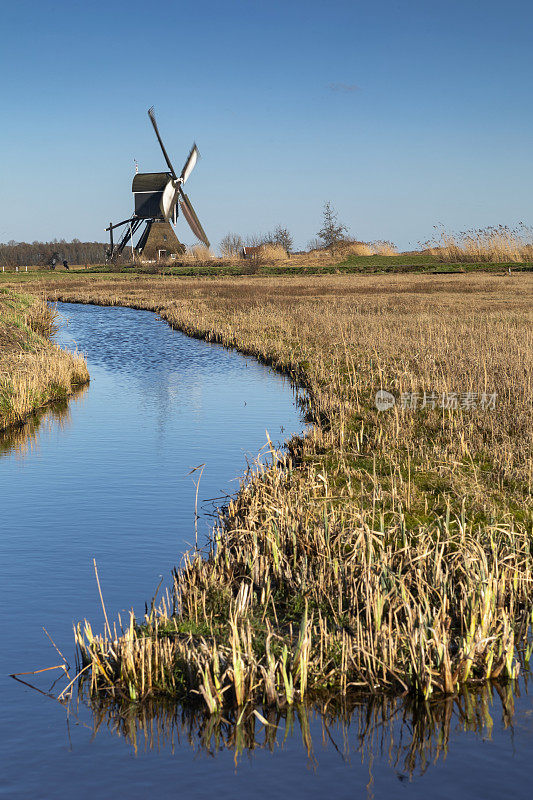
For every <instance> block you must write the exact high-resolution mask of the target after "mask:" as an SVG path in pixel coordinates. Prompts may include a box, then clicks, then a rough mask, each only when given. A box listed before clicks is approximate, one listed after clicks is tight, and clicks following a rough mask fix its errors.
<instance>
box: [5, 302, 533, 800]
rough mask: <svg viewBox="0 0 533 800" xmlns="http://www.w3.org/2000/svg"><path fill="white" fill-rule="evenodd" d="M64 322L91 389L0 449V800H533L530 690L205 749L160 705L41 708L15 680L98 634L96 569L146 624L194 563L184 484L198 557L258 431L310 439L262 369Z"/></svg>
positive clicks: (77, 313) (292, 727)
mask: <svg viewBox="0 0 533 800" xmlns="http://www.w3.org/2000/svg"><path fill="white" fill-rule="evenodd" d="M59 310H60V312H61V315H62V319H63V327H62V330H61V331H60V333H59V334H58V337H57V339H58V341H59V343H60V344H62V345H63V346H66V347H72V348H73V347H75V346H77V347H78V348H79V349H80V350H81V351H83V352H84V353H85V354H86V355H87V360H88V365H89V371H90V374H91V383H90V386H89V387H88V388H86V389H85V390H82V391H81V392H80V393H79V394H78V395H77V396H76V397H74V398H72V399H71V400H70V401H69V402H68V403H67V404H64V405H63V406H61V407H55V408H53V409H51V410H50V411H48V412H46V413H45V414H44V415H42V417H41V418H40V419H39V420H35V421H33V422H32V423H30V424H29V425H28V426H27V427H26V428H25V429H24V430H23V431H22V432H18V433H16V434H14V435H11V436H9V437H4V439H3V440H1V441H0V581H1V586H2V598H3V600H2V604H1V611H0V613H1V631H2V646H1V655H0V658H1V669H0V685H1V690H2V694H1V697H2V703H1V709H0V713H1V717H2V739H1V740H2V750H3V757H2V760H3V767H2V775H1V778H0V781H1V782H0V796H1V797H6V798H46V799H47V800H49V799H50V800H51V799H52V798H71V797H77V798H86V797H87V798H88V797H91V798H92V797H99V798H102V799H105V798H115V797H119V796H124V797H127V798H128V799H129V800H136V798H148V797H154V798H157V800H164V798H174V797H187V798H189V797H192V798H200V797H211V796H212V795H213V794H216V796H217V797H218V798H235V797H243V798H245V797H246V798H247V797H250V796H255V795H257V794H258V793H261V794H267V795H270V796H279V795H281V794H282V793H283V795H285V796H288V797H293V798H300V797H301V798H304V797H306V798H308V797H317V798H318V797H342V798H344V797H376V798H385V797H386V798H390V797H396V796H403V795H404V794H406V795H409V796H411V797H417V798H426V797H428V796H431V797H434V798H437V797H442V798H445V797H446V798H449V797H451V796H452V795H453V796H454V797H455V798H457V800H459V798H473V797H476V798H477V797H479V798H490V797H494V798H496V797H498V798H501V797H526V796H528V787H529V771H530V766H529V764H530V756H529V753H530V750H531V746H532V744H533V705H532V703H531V700H530V698H529V697H528V695H527V691H526V690H527V686H526V684H525V683H524V682H522V683H521V685H520V688H519V690H518V691H515V692H514V693H513V692H511V690H510V687H507V688H505V687H504V688H503V689H499V690H496V689H493V690H488V691H484V692H480V693H479V694H476V695H471V694H470V695H465V696H462V697H460V698H457V699H456V700H451V701H449V703H448V704H447V705H446V706H438V707H437V706H435V707H431V708H430V707H428V711H429V713H428V714H426V715H421V714H420V713H419V712H416V713H414V714H413V713H412V711H411V710H410V709H409V708H406V706H405V705H404V704H403V703H402V702H401V701H377V702H375V703H368V702H367V701H366V700H361V701H360V702H355V703H352V704H351V706H350V708H349V709H345V710H344V715H343V716H341V717H339V716H337V717H336V716H335V715H334V714H333V713H329V712H328V713H327V714H326V715H325V716H319V715H316V714H313V713H309V714H308V713H307V712H306V711H305V710H304V709H299V710H298V711H295V712H294V714H293V715H292V716H291V715H289V716H288V717H287V716H284V715H278V716H277V717H276V718H275V719H270V718H269V721H270V722H271V724H270V725H269V726H268V727H267V728H265V727H264V726H263V725H262V724H261V723H260V722H259V721H257V724H256V726H255V729H254V730H246V731H244V732H241V733H240V734H239V735H240V736H241V741H237V740H236V739H235V732H234V731H233V730H232V728H231V726H230V725H227V726H226V727H225V726H224V724H222V727H221V728H220V729H219V731H218V733H217V735H216V736H212V735H211V733H210V731H209V730H208V729H207V728H206V724H205V721H204V720H201V719H196V720H195V719H194V718H190V717H188V716H187V715H183V714H182V712H181V710H180V709H176V708H175V707H174V706H172V705H168V704H166V705H165V704H159V705H157V704H155V705H154V704H147V705H146V706H145V707H143V708H142V709H140V710H138V713H134V711H133V710H132V714H131V717H128V718H124V717H121V718H117V717H116V716H113V715H106V714H105V713H103V712H102V713H101V714H100V715H98V714H95V713H94V710H91V709H90V708H89V707H88V706H87V704H85V703H83V702H81V703H80V704H79V705H78V706H75V707H72V706H71V707H70V709H69V710H68V712H67V710H65V708H64V707H63V706H62V705H61V704H59V703H58V702H57V701H56V700H54V699H53V698H52V697H50V696H47V694H46V692H48V690H49V688H50V684H51V683H52V681H53V679H54V677H56V676H57V675H59V672H58V673H57V674H56V675H54V674H53V673H44V674H42V673H41V674H40V675H35V676H33V675H31V676H28V677H27V680H28V682H30V683H32V684H34V685H35V686H37V687H38V689H40V690H41V691H42V692H45V694H42V693H39V692H38V691H36V690H35V689H33V688H30V687H29V686H26V685H24V684H21V683H19V682H16V681H15V680H13V679H12V678H10V677H9V673H14V672H26V671H30V670H38V669H42V668H45V667H49V666H53V665H55V664H60V663H61V657H60V656H59V655H58V653H57V652H56V650H55V649H54V647H53V646H52V644H51V643H50V641H49V640H48V638H47V637H46V635H45V633H44V632H43V627H44V628H46V630H47V631H48V633H49V634H50V636H51V637H52V638H53V639H54V642H55V644H56V645H57V647H58V648H59V650H60V651H61V652H62V653H63V654H64V655H65V656H66V658H67V659H68V660H69V661H70V662H71V664H73V663H74V662H73V637H72V624H73V622H75V621H77V620H79V619H83V618H84V617H87V618H88V619H89V620H90V621H91V623H92V625H93V628H94V629H96V630H101V629H102V627H103V616H102V610H101V605H100V600H99V596H98V590H97V586H96V583H95V578H94V571H93V558H94V559H95V560H96V562H97V564H98V571H99V577H100V581H101V585H102V591H103V595H104V598H105V603H106V606H107V612H108V615H109V617H110V618H115V617H116V615H117V613H123V614H125V613H127V611H128V609H129V608H130V607H131V606H133V608H134V609H135V611H136V613H137V614H138V615H142V613H143V611H144V603H145V601H148V602H150V599H151V597H152V595H153V592H154V589H155V587H156V586H157V584H158V583H159V582H160V580H161V577H162V578H163V585H165V584H169V583H170V580H169V579H170V574H171V570H172V567H173V566H174V565H175V564H177V563H179V561H180V558H181V556H182V554H183V553H184V551H185V550H187V549H188V548H189V547H191V546H192V545H194V538H195V524H194V522H195V494H196V486H195V483H194V481H195V480H197V479H198V476H199V471H197V472H195V473H193V474H192V475H191V474H190V473H191V470H193V469H194V468H195V467H199V466H200V465H205V466H204V468H203V473H202V476H201V481H200V485H199V488H198V497H199V506H198V511H199V514H200V519H199V522H198V532H199V537H200V542H202V541H205V539H206V536H207V535H208V531H209V528H210V525H211V524H212V521H213V518H212V514H213V513H214V509H215V507H216V505H220V504H223V503H224V498H225V497H227V496H228V495H229V494H231V493H234V492H235V491H236V490H237V489H238V486H239V476H240V475H242V474H243V473H244V472H245V470H246V467H247V462H248V461H251V460H253V458H254V457H255V456H257V454H258V453H259V451H260V450H261V448H262V447H263V446H264V445H265V443H266V441H267V436H266V431H267V430H268V433H269V435H270V437H271V439H272V440H273V441H274V442H276V443H280V444H281V443H282V442H283V441H284V440H285V439H286V438H287V437H288V436H289V435H290V434H291V433H297V432H300V431H302V429H303V427H304V422H303V419H302V415H301V411H300V408H299V405H298V403H297V398H296V397H295V395H294V391H293V390H292V388H291V386H290V385H289V383H288V382H287V381H285V380H284V379H283V378H281V377H280V376H279V375H277V374H275V373H274V372H273V371H272V370H270V369H268V368H267V367H264V366H262V365H260V364H258V363H256V362H255V361H253V360H250V359H246V358H244V357H243V356H241V355H239V354H237V353H234V352H230V351H227V350H225V349H224V348H222V347H220V346H218V345H211V344H207V343H205V342H202V341H197V340H195V339H189V338H187V337H186V336H184V335H182V334H180V333H177V332H176V331H173V330H171V329H170V328H169V327H168V326H167V325H166V324H165V323H164V322H162V321H160V320H159V319H158V318H157V316H156V315H154V314H151V313H148V312H142V311H135V310H131V309H122V308H100V307H93V306H81V305H80V306H77V305H71V304H59ZM21 677H24V676H21ZM63 683H64V682H63ZM60 688H61V686H60V685H59V690H60ZM55 692H56V693H57V689H56V690H55ZM96 729H97V730H96ZM95 730H96V732H95ZM239 750H240V751H241V752H240V753H239Z"/></svg>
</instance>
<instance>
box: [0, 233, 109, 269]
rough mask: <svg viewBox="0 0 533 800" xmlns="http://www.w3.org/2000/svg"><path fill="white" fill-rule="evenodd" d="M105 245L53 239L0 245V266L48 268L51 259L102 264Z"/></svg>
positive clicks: (70, 262) (76, 240) (71, 262)
mask: <svg viewBox="0 0 533 800" xmlns="http://www.w3.org/2000/svg"><path fill="white" fill-rule="evenodd" d="M106 247H107V245H105V244H103V243H102V242H81V241H80V240H79V239H73V240H72V241H71V242H67V241H65V239H53V240H52V241H51V242H31V243H30V242H15V241H13V240H11V241H10V242H7V243H6V244H3V243H0V266H5V267H23V266H29V267H31V266H43V267H45V266H49V264H50V262H51V261H52V259H53V258H55V259H56V260H57V261H63V260H64V259H66V260H67V261H68V262H69V264H103V263H104V262H105V251H106Z"/></svg>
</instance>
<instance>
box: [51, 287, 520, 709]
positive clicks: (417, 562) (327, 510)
mask: <svg viewBox="0 0 533 800" xmlns="http://www.w3.org/2000/svg"><path fill="white" fill-rule="evenodd" d="M531 288H532V279H531V276H529V275H527V274H524V275H516V276H513V277H504V276H500V277H497V276H488V275H478V276H476V277H472V276H448V277H443V276H416V277H412V276H401V275H389V276H387V277H377V276H376V277H375V276H372V277H355V276H342V277H340V276H326V277H315V278H291V279H289V278H283V279H279V278H277V279H265V278H255V279H245V278H237V279H229V280H228V279H226V280H204V281H201V280H194V281H193V280H186V279H172V278H170V279H169V278H166V279H165V278H158V279H146V278H141V277H136V278H134V279H130V278H121V277H117V278H109V277H106V278H105V279H100V280H98V279H97V280H92V281H89V280H87V279H85V278H75V277H74V276H72V279H71V280H69V281H68V283H67V281H66V280H65V279H63V280H61V279H59V276H58V277H57V278H56V279H52V280H51V281H49V282H48V283H47V292H48V295H49V296H50V297H51V298H57V299H63V300H74V301H81V302H93V303H102V304H103V303H105V304H123V305H128V306H134V307H137V308H146V309H152V310H157V311H158V312H159V314H160V315H161V316H162V317H163V318H164V319H166V320H167V321H168V322H169V323H170V324H171V325H173V326H174V327H176V328H179V329H180V330H183V331H185V332H187V333H188V334H190V335H193V336H198V337H203V338H206V339H208V340H210V341H218V342H221V343H223V344H224V345H226V346H231V347H237V348H238V349H239V350H241V351H243V352H246V353H251V354H254V355H256V356H257V357H258V358H260V359H262V360H263V361H265V362H267V363H270V364H272V365H273V366H274V367H275V368H277V369H280V370H283V371H284V372H286V373H287V374H289V375H290V376H291V377H292V378H293V380H294V381H295V382H296V383H298V384H300V385H302V386H305V387H306V388H307V391H308V412H309V414H310V416H311V418H312V419H313V422H314V425H313V428H312V430H311V431H310V432H309V434H308V435H307V436H306V437H305V438H304V439H293V440H292V441H291V442H290V444H289V448H288V452H287V453H286V454H285V455H282V454H276V455H274V463H273V465H272V466H270V467H268V468H261V469H260V470H259V472H258V474H257V475H256V476H255V477H254V478H253V479H251V480H248V481H247V482H245V483H244V484H243V486H242V487H241V490H240V492H239V494H238V496H237V497H236V499H235V500H234V501H233V502H231V503H230V505H229V508H228V510H227V513H226V514H225V516H224V518H223V519H222V520H221V523H220V525H219V526H218V528H217V530H216V531H215V532H214V534H213V541H212V543H211V547H210V549H209V552H208V553H207V555H202V554H200V553H196V552H192V553H190V554H189V555H188V556H186V557H185V559H184V562H183V564H182V565H181V567H180V568H179V569H177V570H176V573H175V580H174V585H173V587H172V588H171V590H170V591H169V592H168V593H167V595H166V596H165V597H164V599H163V600H162V601H161V603H160V604H157V605H156V607H155V608H153V609H152V611H151V613H150V614H149V615H147V617H146V619H145V620H144V621H143V622H142V623H141V624H139V623H137V621H135V620H134V619H133V618H131V619H130V620H129V622H128V623H126V621H123V624H121V623H120V621H119V628H118V631H117V629H115V628H114V629H113V630H111V628H110V627H109V626H108V625H107V624H106V628H105V631H104V634H103V635H102V636H95V635H94V634H93V632H92V630H91V628H90V626H89V625H88V624H87V623H86V624H85V626H80V627H78V630H77V642H78V646H79V649H80V653H81V656H82V660H83V663H84V665H86V666H87V668H88V667H89V666H90V668H91V676H92V677H91V686H92V690H93V691H94V692H99V693H104V694H106V695H107V696H109V697H114V698H120V697H131V698H138V697H145V696H147V695H148V694H154V693H170V694H175V695H179V696H181V697H183V698H185V699H189V700H190V699H191V698H194V697H199V698H202V699H203V701H204V702H205V705H206V707H207V708H208V709H209V710H210V711H212V712H214V711H217V710H219V709H220V708H222V707H223V706H224V705H227V704H237V705H242V704H243V703H245V702H247V701H250V700H251V701H263V702H264V703H265V704H267V705H277V706H283V705H285V704H288V705H291V704H292V703H294V702H296V701H297V700H299V699H302V698H303V697H304V696H314V697H316V696H319V695H321V694H322V693H331V692H334V693H335V694H337V695H347V694H349V693H350V692H352V691H355V690H356V689H365V690H367V691H370V692H376V691H377V690H395V691H398V690H399V691H401V692H408V693H412V694H414V695H420V696H423V697H426V698H427V697H428V696H430V695H431V694H432V693H435V692H437V693H453V692H455V691H457V689H458V687H460V686H461V685H463V684H466V683H471V682H472V681H474V682H475V681H484V680H487V679H489V678H490V679H498V678H499V679H502V678H505V679H513V678H514V677H516V675H517V673H518V668H519V664H520V662H521V661H522V662H524V663H525V662H527V661H528V659H529V654H530V649H529V648H528V636H529V633H530V625H531V621H532V601H531V596H532V595H531V588H532V561H531V547H532V544H533V542H532V531H531V476H532V465H531V434H532V430H531V365H532V363H533V358H532V357H531V356H532V353H531V349H532V336H531V327H530V302H529V299H530V292H531ZM379 389H384V390H388V391H390V392H392V393H393V394H394V395H395V397H396V404H395V406H394V407H393V408H392V409H389V410H388V411H382V412H380V411H378V410H377V409H376V407H375V403H374V397H375V394H376V392H377V390H379ZM494 393H496V394H495V398H494V407H492V401H491V400H490V399H488V398H492V396H493V394H494ZM402 397H403V398H405V397H411V398H412V397H417V398H418V402H417V407H416V408H408V407H407V408H404V407H403V406H402V403H401V402H400V399H401V398H402ZM472 398H475V402H472ZM482 398H483V400H482Z"/></svg>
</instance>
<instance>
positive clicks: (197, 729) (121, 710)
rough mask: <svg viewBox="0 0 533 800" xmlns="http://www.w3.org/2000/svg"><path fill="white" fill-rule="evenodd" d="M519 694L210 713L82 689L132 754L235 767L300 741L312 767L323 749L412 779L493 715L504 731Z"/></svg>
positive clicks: (517, 688)
mask: <svg viewBox="0 0 533 800" xmlns="http://www.w3.org/2000/svg"><path fill="white" fill-rule="evenodd" d="M524 692H526V693H527V684H526V682H525V681H522V683H521V684H520V685H519V684H518V682H515V683H514V685H512V684H511V683H507V684H497V683H493V684H488V685H485V686H482V687H480V688H479V689H478V690H475V691H473V690H466V689H465V690H464V691H462V692H461V693H460V694H458V695H455V696H453V697H449V698H445V699H443V700H439V701H437V700H434V701H431V702H425V703H422V702H413V701H412V700H407V699H405V698H403V699H402V698H398V697H386V696H385V697H372V698H368V697H352V698H351V699H350V701H349V702H346V703H343V704H339V705H333V704H332V703H331V702H324V703H323V704H315V705H295V706H294V707H287V708H285V709H262V708H252V707H250V706H246V707H245V708H244V709H234V710H228V711H226V712H224V713H223V714H212V715H209V714H207V713H206V712H205V711H204V710H203V709H201V708H189V707H184V706H181V705H178V704H176V703H175V702H172V701H171V700H163V699H160V700H155V699H148V700H146V701H145V702H143V703H140V704H133V703H129V702H127V701H123V702H122V701H117V700H116V698H115V699H113V698H111V697H107V698H106V697H102V696H101V697H100V698H99V699H94V698H93V699H91V698H90V697H87V696H85V697H84V690H83V687H82V694H81V698H83V699H85V700H86V701H87V703H88V705H89V708H90V710H91V712H92V716H93V726H94V734H95V735H96V734H98V732H99V731H101V730H102V729H103V728H107V729H108V730H110V731H111V732H112V733H113V734H115V735H117V736H120V737H123V738H125V739H126V740H127V742H128V743H129V744H130V745H131V746H132V748H133V750H134V752H135V754H137V753H139V752H146V751H149V750H157V751H162V750H169V751H170V752H172V753H174V752H175V750H176V749H177V748H178V747H183V746H188V747H191V748H193V749H194V750H195V751H198V752H203V753H205V754H207V755H209V756H212V757H214V756H216V755H217V753H220V752H221V751H225V750H230V751H232V752H233V753H234V756H235V762H236V764H237V762H238V760H239V758H240V757H241V756H242V755H243V754H245V753H247V754H253V753H254V751H257V750H266V751H269V752H271V753H273V752H274V751H275V750H277V749H279V748H283V747H284V746H286V744H287V742H288V740H289V739H294V737H297V738H298V740H299V742H300V743H301V746H302V748H303V749H304V751H305V753H306V755H307V757H308V759H309V760H310V761H311V762H312V764H313V765H314V766H315V767H316V768H319V767H320V759H321V754H323V753H324V749H325V750H333V751H335V752H336V753H337V755H338V757H339V758H340V759H342V760H343V761H345V762H346V763H349V762H350V760H351V759H353V758H354V757H355V756H356V757H357V758H358V760H361V761H362V762H363V763H364V764H365V765H366V766H368V769H369V771H370V772H371V771H372V764H373V763H374V761H376V760H378V759H379V760H380V761H383V760H384V761H385V763H387V764H388V765H389V767H390V768H391V769H393V770H394V771H396V772H397V773H398V774H399V777H403V776H405V778H409V779H410V778H412V777H413V776H414V775H415V774H419V775H420V774H423V773H424V772H426V770H428V768H429V767H431V766H432V765H435V764H437V762H439V761H441V760H445V759H446V755H447V752H448V746H449V743H450V741H451V740H452V738H453V737H460V736H461V735H462V734H464V733H467V732H468V733H474V734H476V735H477V736H479V737H483V738H484V739H490V737H491V734H492V730H493V726H494V724H495V721H497V718H498V717H499V718H500V722H501V725H502V727H503V728H504V729H507V728H509V727H512V725H513V717H514V703H515V696H517V697H520V695H521V693H524ZM330 756H331V752H330V753H329V755H328V758H329V757H330Z"/></svg>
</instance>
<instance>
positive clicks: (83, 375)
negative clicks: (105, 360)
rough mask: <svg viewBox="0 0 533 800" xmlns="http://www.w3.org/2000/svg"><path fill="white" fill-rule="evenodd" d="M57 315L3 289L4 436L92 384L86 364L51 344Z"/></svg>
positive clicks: (0, 414) (0, 372)
mask: <svg viewBox="0 0 533 800" xmlns="http://www.w3.org/2000/svg"><path fill="white" fill-rule="evenodd" d="M55 319H56V313H55V312H54V310H53V309H52V308H50V307H49V306H48V305H47V303H46V302H45V301H44V300H43V299H42V297H39V296H37V297H36V296H33V297H32V296H28V295H23V294H19V293H18V292H15V291H13V290H12V289H7V288H3V287H2V286H1V285H0V431H1V430H3V429H5V428H8V427H11V426H16V425H20V424H21V423H23V422H24V420H25V419H26V418H27V417H28V415H30V414H31V413H32V412H34V411H37V410H38V409H41V408H43V406H45V405H47V404H48V403H50V402H51V401H53V400H59V399H64V398H65V397H66V396H67V395H69V394H71V393H72V391H73V390H74V389H75V388H76V387H77V386H80V385H81V384H83V383H86V382H87V381H88V380H89V374H88V372H87V366H86V364H85V360H84V358H83V357H82V356H80V355H72V354H71V353H68V352H66V351H64V350H61V349H60V348H59V347H57V345H55V344H53V343H52V342H51V337H52V335H53V333H54V332H55V330H56V325H55Z"/></svg>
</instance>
